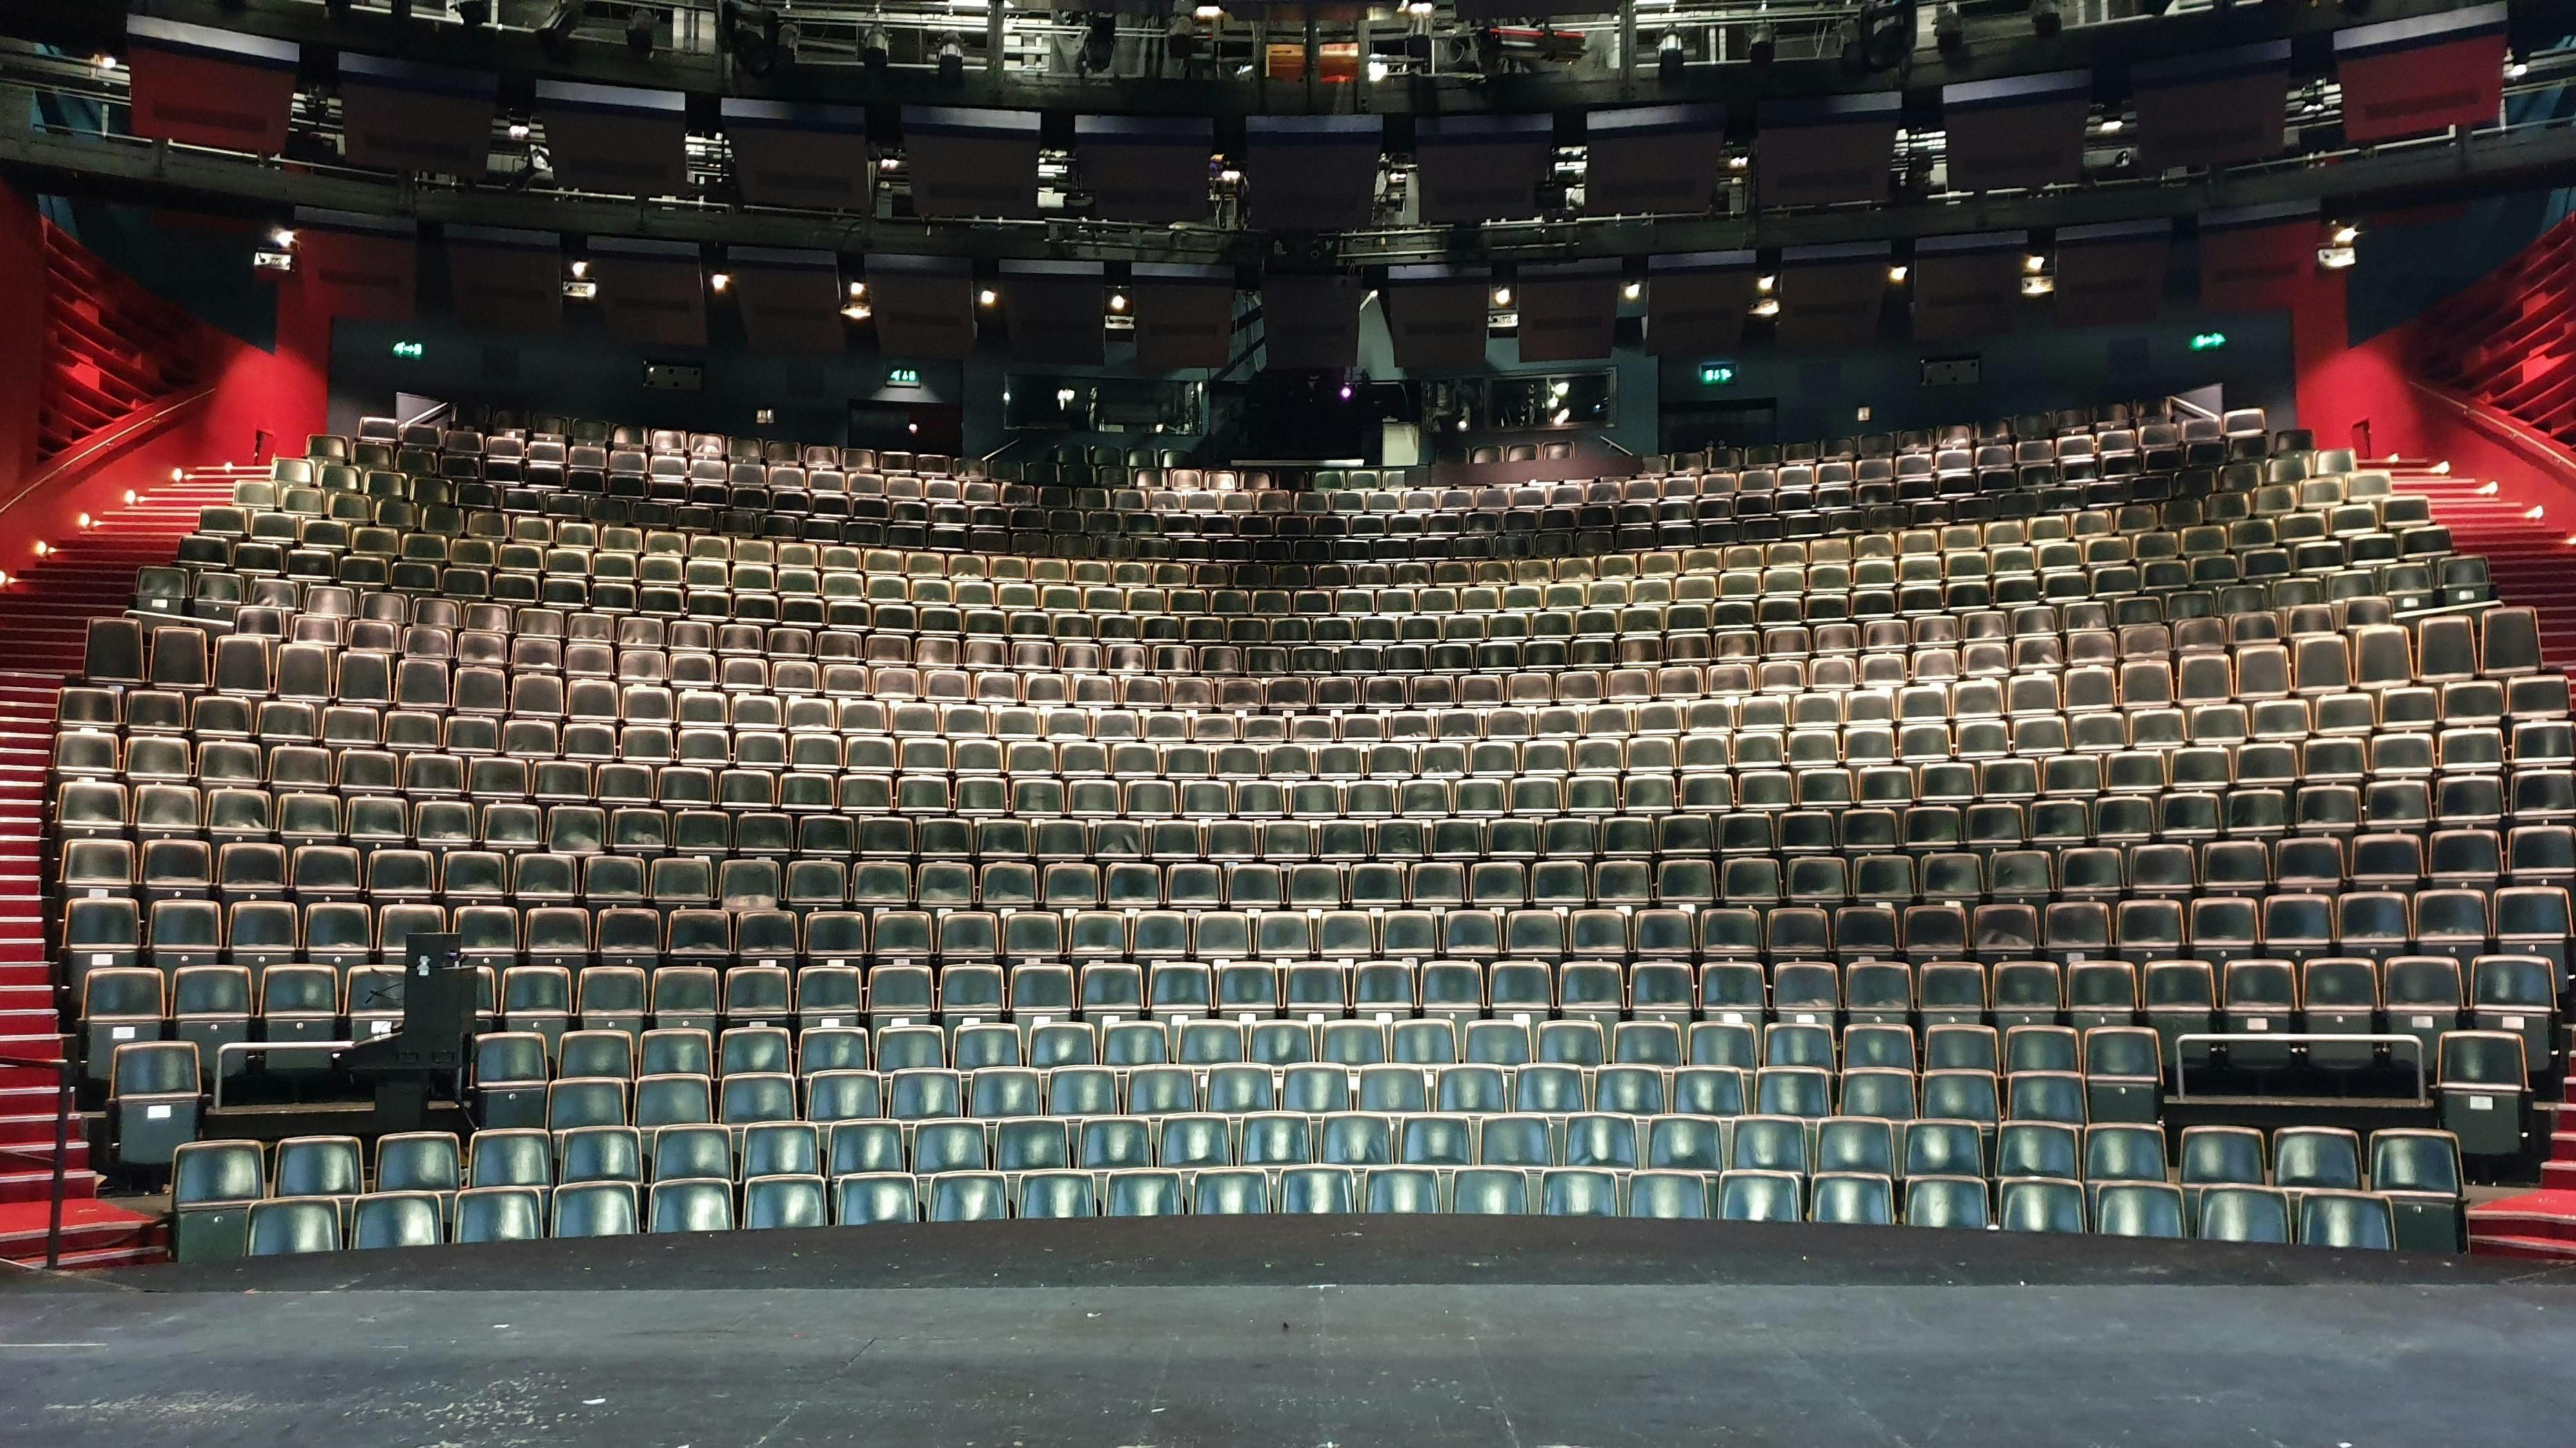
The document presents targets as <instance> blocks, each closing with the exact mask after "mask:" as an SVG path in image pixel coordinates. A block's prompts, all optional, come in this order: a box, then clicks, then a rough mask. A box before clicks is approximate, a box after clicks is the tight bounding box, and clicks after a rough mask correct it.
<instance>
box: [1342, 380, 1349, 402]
mask: <svg viewBox="0 0 2576 1448" xmlns="http://www.w3.org/2000/svg"><path fill="white" fill-rule="evenodd" d="M1342 400H1343V401H1344V402H1348V401H1350V400H1351V385H1350V384H1349V383H1347V382H1345V383H1343V384H1342Z"/></svg>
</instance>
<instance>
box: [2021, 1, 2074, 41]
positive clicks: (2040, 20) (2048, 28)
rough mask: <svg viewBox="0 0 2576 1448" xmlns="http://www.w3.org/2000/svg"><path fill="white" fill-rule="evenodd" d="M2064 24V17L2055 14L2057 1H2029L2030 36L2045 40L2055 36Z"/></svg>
mask: <svg viewBox="0 0 2576 1448" xmlns="http://www.w3.org/2000/svg"><path fill="white" fill-rule="evenodd" d="M2065 23H2066V20H2065V17H2064V16H2062V15H2060V14H2058V12H2057V0H2030V28H2031V33H2032V34H2034V35H2037V36H2038V37H2039V38H2040V39H2042V40H2046V39H2048V38H2049V37H2050V36H2053V35H2055V34H2056V33H2057V32H2058V30H2059V28H2060V27H2062V26H2064V25H2065Z"/></svg>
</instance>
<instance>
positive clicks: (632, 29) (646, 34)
mask: <svg viewBox="0 0 2576 1448" xmlns="http://www.w3.org/2000/svg"><path fill="white" fill-rule="evenodd" d="M626 48H627V49H628V50H631V51H634V52H635V53H636V54H637V55H651V54H652V53H653V12H652V11H650V10H646V9H643V8H641V7H638V8H636V9H633V10H629V11H627V12H626Z"/></svg>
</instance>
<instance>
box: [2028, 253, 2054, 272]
mask: <svg viewBox="0 0 2576 1448" xmlns="http://www.w3.org/2000/svg"><path fill="white" fill-rule="evenodd" d="M2021 269H2022V270H2023V271H2026V272H2043V271H2046V270H2048V258H2046V257H2044V256H2041V255H2040V254H2038V253H2037V252H2033V253H2031V254H2030V255H2028V256H2026V257H2023V258H2022V259H2021Z"/></svg>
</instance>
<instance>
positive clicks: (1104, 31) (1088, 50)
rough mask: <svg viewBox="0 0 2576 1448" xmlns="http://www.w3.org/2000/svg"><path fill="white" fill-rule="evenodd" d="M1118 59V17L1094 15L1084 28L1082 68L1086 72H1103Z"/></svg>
mask: <svg viewBox="0 0 2576 1448" xmlns="http://www.w3.org/2000/svg"><path fill="white" fill-rule="evenodd" d="M1117 57H1118V17H1117V16H1115V15H1094V16H1092V17H1091V20H1090V22H1089V23H1088V24H1087V25H1086V26H1085V27H1084V29H1083V35H1082V54H1081V57H1080V59H1081V66H1082V68H1083V69H1084V70H1086V71H1103V70H1107V69H1108V68H1109V67H1110V64H1111V62H1113V61H1115V60H1116V59H1117Z"/></svg>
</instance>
